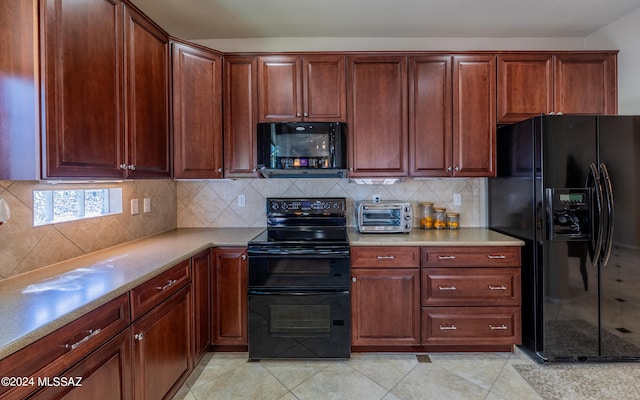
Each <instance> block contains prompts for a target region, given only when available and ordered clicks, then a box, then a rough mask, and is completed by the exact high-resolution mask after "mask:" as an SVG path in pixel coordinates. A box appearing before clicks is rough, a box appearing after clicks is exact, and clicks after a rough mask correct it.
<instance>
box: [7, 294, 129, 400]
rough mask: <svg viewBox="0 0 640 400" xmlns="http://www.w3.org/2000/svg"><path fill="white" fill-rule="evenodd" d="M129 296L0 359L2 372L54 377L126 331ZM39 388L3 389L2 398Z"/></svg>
mask: <svg viewBox="0 0 640 400" xmlns="http://www.w3.org/2000/svg"><path fill="white" fill-rule="evenodd" d="M129 323H130V318H129V296H128V294H123V295H121V296H119V297H117V298H115V299H113V300H111V301H110V302H108V303H107V304H104V305H102V306H100V307H98V308H97V309H95V310H93V311H91V312H89V313H88V314H86V315H84V316H82V317H80V318H78V319H76V320H75V321H73V322H71V323H69V324H67V325H65V326H63V327H62V328H60V329H58V330H56V331H54V332H52V333H50V334H49V335H47V336H45V337H43V338H42V339H40V340H38V341H36V342H34V343H32V344H30V345H29V346H27V347H25V348H24V349H22V350H19V351H18V352H16V353H14V354H12V355H10V356H8V357H6V358H4V359H2V360H0V371H4V372H7V371H10V372H11V373H10V374H6V373H5V375H11V376H15V377H34V380H35V381H36V383H37V379H38V377H54V376H58V375H59V374H60V373H62V372H63V371H65V370H66V369H67V368H69V367H70V366H71V365H73V364H75V363H76V362H77V361H79V360H80V359H82V358H83V357H84V356H86V355H87V354H89V353H90V352H91V351H93V350H94V349H96V348H98V347H99V346H100V345H102V344H103V343H105V342H106V341H107V340H109V339H110V338H112V337H114V336H115V335H116V334H118V333H119V332H121V331H122V330H124V329H125V328H127V326H129ZM38 388H39V387H38V385H35V384H34V385H29V386H18V387H11V388H10V387H7V386H0V397H2V399H24V398H26V395H27V394H29V393H31V392H33V391H34V390H36V389H38Z"/></svg>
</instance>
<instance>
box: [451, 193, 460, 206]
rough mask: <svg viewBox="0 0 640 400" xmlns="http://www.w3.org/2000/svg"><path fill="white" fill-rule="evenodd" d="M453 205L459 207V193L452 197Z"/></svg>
mask: <svg viewBox="0 0 640 400" xmlns="http://www.w3.org/2000/svg"><path fill="white" fill-rule="evenodd" d="M453 205H454V206H461V205H462V195H461V194H460V193H455V194H454V195H453Z"/></svg>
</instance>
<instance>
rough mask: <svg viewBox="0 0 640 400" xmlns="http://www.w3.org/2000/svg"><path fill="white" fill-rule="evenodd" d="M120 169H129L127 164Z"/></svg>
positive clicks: (121, 165)
mask: <svg viewBox="0 0 640 400" xmlns="http://www.w3.org/2000/svg"><path fill="white" fill-rule="evenodd" d="M120 169H129V166H128V165H127V164H120Z"/></svg>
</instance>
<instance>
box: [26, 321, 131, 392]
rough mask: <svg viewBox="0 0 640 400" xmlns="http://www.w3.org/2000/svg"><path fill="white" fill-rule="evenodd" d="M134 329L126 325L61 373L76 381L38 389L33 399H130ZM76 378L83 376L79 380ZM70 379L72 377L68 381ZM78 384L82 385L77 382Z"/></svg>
mask: <svg viewBox="0 0 640 400" xmlns="http://www.w3.org/2000/svg"><path fill="white" fill-rule="evenodd" d="M131 372H132V371H131V330H130V329H129V328H127V329H126V330H124V331H122V333H120V334H119V335H118V336H116V337H115V338H113V339H111V340H110V341H109V342H108V343H107V344H105V345H104V346H102V347H100V349H98V350H96V351H95V352H93V353H91V354H90V355H89V356H88V357H86V358H85V359H83V360H82V361H80V362H79V363H78V364H76V365H75V366H74V367H73V368H71V369H70V370H67V371H65V373H64V374H63V375H60V377H64V378H66V379H67V381H68V379H69V378H72V379H73V383H71V384H68V385H60V386H56V385H55V382H54V380H53V378H51V377H50V382H51V386H47V387H46V388H45V389H43V390H41V391H39V392H38V393H37V394H36V395H35V396H34V397H31V399H33V400H45V399H56V400H86V399H95V400H131V399H133V380H132V379H131ZM77 378H81V380H80V381H79V382H78V379H77ZM68 382H69V381H68ZM77 384H79V385H77Z"/></svg>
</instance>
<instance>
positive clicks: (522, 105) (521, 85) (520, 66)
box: [497, 53, 554, 124]
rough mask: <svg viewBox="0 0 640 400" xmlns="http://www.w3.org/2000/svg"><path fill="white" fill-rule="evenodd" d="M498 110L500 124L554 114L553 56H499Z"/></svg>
mask: <svg viewBox="0 0 640 400" xmlns="http://www.w3.org/2000/svg"><path fill="white" fill-rule="evenodd" d="M497 107H498V123H499V124H504V123H511V122H518V121H522V120H525V119H527V118H530V117H533V116H536V115H539V114H549V113H551V112H553V111H554V107H553V54H551V53H527V54H500V55H498V99H497Z"/></svg>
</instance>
